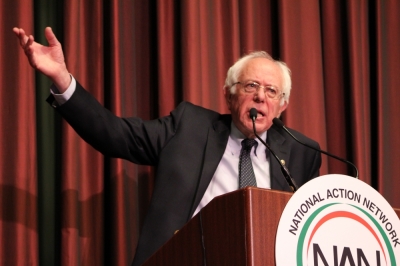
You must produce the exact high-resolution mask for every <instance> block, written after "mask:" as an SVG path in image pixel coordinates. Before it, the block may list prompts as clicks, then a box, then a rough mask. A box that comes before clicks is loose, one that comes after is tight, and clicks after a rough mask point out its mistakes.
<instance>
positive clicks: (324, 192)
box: [275, 175, 400, 266]
mask: <svg viewBox="0 0 400 266" xmlns="http://www.w3.org/2000/svg"><path fill="white" fill-rule="evenodd" d="M275 257H276V265H278V266H280V265H322V266H328V265H329V266H331V265H332V266H339V265H351V266H352V265H354V266H358V265H382V266H383V265H390V266H394V265H399V264H400V221H399V218H398V217H397V215H396V213H395V212H394V210H393V208H392V207H391V206H390V205H389V203H388V202H387V201H386V200H385V199H384V198H383V197H382V196H381V195H380V194H379V193H378V192H377V191H376V190H374V189H373V188H372V187H371V186H369V185H367V184H366V183H364V182H362V181H360V180H358V179H355V178H353V177H350V176H345V175H325V176H321V177H318V178H315V179H313V180H311V181H309V182H308V183H306V184H305V185H303V186H302V187H301V188H300V189H299V190H298V191H297V192H296V193H295V194H293V196H292V198H291V199H290V201H289V202H288V203H287V205H286V207H285V209H284V211H283V213H282V216H281V219H280V222H279V225H278V231H277V236H276V246H275Z"/></svg>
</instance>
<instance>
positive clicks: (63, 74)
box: [13, 27, 71, 93]
mask: <svg viewBox="0 0 400 266" xmlns="http://www.w3.org/2000/svg"><path fill="white" fill-rule="evenodd" d="M13 31H14V33H15V35H16V36H17V37H18V39H19V43H20V45H21V47H22V49H23V50H24V52H25V54H26V56H27V58H28V60H29V63H30V65H31V66H32V67H33V68H34V69H36V70H38V71H40V72H41V73H43V74H44V75H46V76H48V77H49V78H50V79H51V80H52V81H53V82H54V84H55V85H56V86H57V88H58V89H59V91H60V92H61V93H62V92H64V91H65V90H66V89H67V88H68V86H69V84H70V82H71V77H70V75H69V73H68V70H67V66H66V64H65V60H64V53H63V51H62V47H61V44H60V42H59V41H58V40H57V38H56V36H55V35H54V33H53V31H52V29H51V28H50V27H47V28H46V29H45V36H46V39H47V41H48V43H49V46H43V45H41V44H39V43H37V42H35V41H34V38H33V36H32V35H29V36H27V35H26V34H25V31H24V30H23V29H20V28H14V29H13Z"/></svg>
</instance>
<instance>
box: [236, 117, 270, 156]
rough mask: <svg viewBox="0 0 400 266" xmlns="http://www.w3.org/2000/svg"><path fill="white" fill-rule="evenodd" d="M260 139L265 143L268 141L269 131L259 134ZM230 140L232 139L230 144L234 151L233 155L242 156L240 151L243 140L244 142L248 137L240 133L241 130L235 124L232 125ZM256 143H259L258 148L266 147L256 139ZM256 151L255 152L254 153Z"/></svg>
mask: <svg viewBox="0 0 400 266" xmlns="http://www.w3.org/2000/svg"><path fill="white" fill-rule="evenodd" d="M259 136H260V138H261V139H263V140H264V141H267V131H265V132H263V133H261V134H259ZM229 138H230V139H231V141H230V142H229V143H230V145H229V146H230V147H229V148H230V149H231V151H232V153H235V154H240V150H241V149H242V144H241V143H242V140H244V139H245V138H246V136H245V135H244V134H243V133H242V132H240V131H239V129H238V128H237V127H236V126H235V124H234V123H233V122H232V123H231V133H230V135H229ZM256 141H257V143H258V146H260V145H262V146H264V144H262V143H261V141H260V140H259V139H258V138H256ZM255 152H256V151H255V150H254V153H255Z"/></svg>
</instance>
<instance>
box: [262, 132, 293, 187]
mask: <svg viewBox="0 0 400 266" xmlns="http://www.w3.org/2000/svg"><path fill="white" fill-rule="evenodd" d="M267 142H268V144H269V146H270V147H271V149H272V150H273V151H274V152H275V154H276V155H277V156H278V158H279V159H281V160H284V161H285V164H286V166H287V167H288V168H289V158H290V147H289V145H288V142H287V141H286V138H285V137H284V136H283V135H282V134H281V133H280V132H279V131H278V130H277V129H276V128H275V126H272V127H271V128H270V129H269V130H268V135H267ZM269 158H270V159H269V161H270V177H271V188H272V189H277V190H285V191H291V189H290V187H289V185H288V184H287V183H286V180H285V177H284V176H283V174H282V172H281V166H280V164H279V163H278V162H277V160H276V159H275V158H273V156H272V154H270V156H269Z"/></svg>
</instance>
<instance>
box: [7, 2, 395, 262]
mask: <svg viewBox="0 0 400 266" xmlns="http://www.w3.org/2000/svg"><path fill="white" fill-rule="evenodd" d="M34 3H35V6H36V7H41V8H35V10H34ZM46 12H53V13H54V14H56V17H57V18H58V19H59V20H60V21H59V22H60V24H61V25H62V27H58V28H57V31H56V32H55V33H56V35H57V36H58V37H59V39H60V40H62V44H63V48H64V52H65V56H66V61H67V66H68V69H69V71H70V72H71V73H72V74H73V75H74V76H75V78H76V79H77V80H78V81H79V82H80V83H81V84H83V86H84V87H85V88H86V89H87V90H88V91H90V92H91V93H92V94H93V95H94V96H95V97H96V98H97V99H98V100H99V101H100V102H101V103H102V104H104V106H106V107H107V108H109V109H110V110H111V111H112V112H114V113H116V114H117V115H119V116H140V117H142V118H143V119H152V118H156V117H159V116H163V115H167V114H168V113H169V112H170V111H171V110H172V109H173V108H174V107H175V106H176V105H177V104H178V103H179V102H180V101H182V100H186V101H190V102H193V103H195V104H198V105H202V106H204V107H206V108H210V109H213V110H216V111H219V112H227V108H226V106H225V103H224V99H223V94H222V87H223V85H224V80H225V75H226V72H227V70H228V68H229V66H230V65H232V64H233V63H234V61H235V60H236V59H237V58H238V57H240V56H241V55H242V54H244V53H247V52H249V51H253V50H266V51H267V52H269V53H271V54H272V55H273V57H274V58H277V59H281V60H283V61H285V62H287V64H288V65H289V67H290V68H291V70H292V81H293V90H292V97H291V99H290V104H289V107H288V109H287V111H286V112H285V113H284V115H283V120H284V122H285V124H286V125H287V126H289V127H292V128H294V129H296V130H298V131H301V132H303V133H304V134H305V135H308V136H310V137H311V138H313V139H315V140H317V141H318V142H319V143H320V145H321V147H322V149H324V150H328V151H330V152H332V153H334V154H336V155H338V156H341V157H345V158H348V159H349V160H350V161H353V162H354V163H355V164H356V165H357V166H358V168H359V171H360V179H361V180H363V181H365V182H367V183H368V184H370V185H372V186H373V187H375V188H376V189H377V190H378V191H379V192H380V193H381V194H382V195H383V196H384V197H385V198H386V199H387V200H388V201H389V203H390V204H392V205H393V206H394V207H400V197H399V196H398V194H397V193H396V191H398V190H399V189H400V185H398V182H396V177H397V176H398V175H399V174H400V167H399V164H398V163H397V161H398V160H399V159H400V149H399V148H400V140H399V139H398V135H397V132H398V129H399V128H400V120H399V119H398V118H397V114H398V113H400V106H399V104H398V103H397V101H396V100H397V99H398V98H397V97H399V96H400V91H399V90H398V88H399V87H400V75H399V74H398V73H400V51H399V49H398V44H399V43H400V18H399V16H398V14H400V2H398V1H396V0H385V1H383V0H382V1H378V0H376V1H364V0H355V1H336V0H324V1H319V0H309V1H297V0H236V1H233V0H220V1H215V0H205V1H202V0H196V1H192V0H182V1H174V0H158V1H156V0H151V1H140V0H136V1H128V0H112V1H94V0H92V1H77V0H71V1H65V2H64V3H63V9H62V10H61V11H60V10H51V8H48V7H47V8H46V2H45V0H38V1H37V2H33V1H32V0H15V1H6V0H2V2H1V5H0V22H1V23H0V28H1V32H0V38H1V39H0V55H1V59H2V60H0V77H1V79H0V84H1V88H0V103H1V104H0V110H1V116H0V122H1V124H0V125H1V130H0V141H1V150H0V265H39V264H40V265H54V264H60V265H129V264H130V262H131V261H132V258H133V256H134V253H135V246H136V241H137V239H138V234H139V229H140V226H141V223H142V221H143V217H144V215H145V212H146V208H147V205H148V202H149V199H150V197H151V192H152V182H153V181H152V177H153V171H154V169H152V168H150V167H147V166H136V165H133V164H131V163H128V162H126V161H123V160H119V159H111V158H104V156H102V155H101V154H100V153H98V152H97V151H95V150H94V149H93V148H91V147H90V146H88V145H87V144H86V143H85V142H83V141H82V140H81V139H80V138H79V137H78V136H77V135H76V133H75V132H74V131H73V130H72V129H71V128H70V127H69V126H68V125H67V124H66V123H65V122H63V123H62V124H61V125H59V124H57V123H54V121H47V120H45V122H47V124H49V125H51V127H53V128H54V129H55V130H54V132H56V133H54V134H60V136H59V137H58V135H57V139H59V142H60V144H59V145H60V150H57V149H55V147H53V146H52V145H48V146H46V147H45V148H44V149H49V150H52V151H54V152H55V153H56V154H57V156H59V160H60V162H61V164H60V166H57V167H58V168H59V169H58V171H57V172H58V173H59V174H55V175H54V176H53V177H52V178H54V179H56V180H59V182H60V187H55V188H53V189H54V191H53V194H54V202H56V204H55V209H54V210H46V209H45V207H44V206H42V205H41V203H40V204H38V197H40V196H41V193H42V192H40V190H39V189H38V186H37V185H38V184H41V182H42V181H41V180H43V178H42V177H41V174H38V173H41V171H40V169H41V168H42V167H44V168H46V165H45V164H44V166H43V165H40V166H38V164H37V161H38V160H39V159H40V154H41V151H40V150H38V149H37V140H38V139H39V138H40V137H42V133H38V132H41V131H40V130H39V129H38V128H37V126H38V124H37V123H36V121H37V120H38V119H40V118H41V114H40V113H38V114H36V110H37V108H38V106H46V108H48V109H49V110H50V109H51V108H50V107H47V103H45V101H44V100H45V99H43V98H38V97H37V96H36V94H35V90H39V89H42V88H38V87H36V89H35V84H36V86H41V85H40V84H39V85H37V84H38V83H35V74H34V71H33V70H32V69H31V68H30V67H29V64H28V63H27V61H26V59H25V55H24V53H23V52H22V51H21V49H20V47H19V45H18V42H17V40H16V38H15V37H14V36H13V33H12V28H13V27H14V26H18V27H22V28H24V29H25V30H26V31H27V32H28V33H34V34H35V36H36V37H37V36H41V35H43V29H41V31H40V32H34V25H35V23H38V21H39V20H43V19H44V18H45V17H46V16H47V13H46ZM48 25H49V26H53V25H52V24H51V23H49V24H48ZM53 27H54V26H53ZM46 89H47V88H46ZM51 112H52V111H51ZM42 120H43V118H42ZM41 149H43V148H41ZM49 164H50V162H49ZM49 167H50V165H49ZM52 167H53V166H52ZM327 173H341V174H348V175H352V174H353V172H352V169H351V168H348V166H346V165H344V164H342V163H340V162H337V161H335V160H333V159H326V157H323V165H322V168H321V174H327ZM43 213H44V214H43ZM41 215H45V216H46V215H50V216H54V217H57V219H59V221H60V224H59V226H55V227H52V228H51V229H49V230H54V235H55V244H54V247H52V248H53V251H54V253H55V254H57V255H56V256H53V257H52V258H51V259H47V257H46V256H45V255H39V254H41V253H40V251H41V250H43V249H44V246H46V243H48V242H46V237H45V235H44V234H43V233H41V231H40V230H38V225H39V226H41V227H45V225H43V224H42V222H43V219H42V218H41V217H42V216H41Z"/></svg>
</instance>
